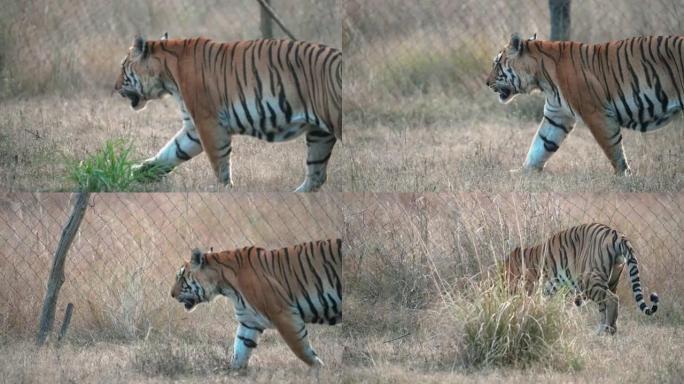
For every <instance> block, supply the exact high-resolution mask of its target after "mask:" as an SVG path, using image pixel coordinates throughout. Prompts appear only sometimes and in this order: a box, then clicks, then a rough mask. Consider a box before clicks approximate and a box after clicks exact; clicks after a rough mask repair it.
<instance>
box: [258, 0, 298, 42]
mask: <svg viewBox="0 0 684 384" xmlns="http://www.w3.org/2000/svg"><path fill="white" fill-rule="evenodd" d="M257 2H258V3H259V4H260V5H261V20H262V25H263V20H264V17H265V15H267V16H268V17H269V18H270V19H272V20H273V21H275V22H276V24H278V26H279V27H280V29H282V30H283V32H285V34H286V35H287V36H288V37H289V38H290V39H292V40H297V38H296V37H294V35H293V34H292V32H290V30H289V29H287V27H285V24H283V21H282V20H280V18H279V17H278V15H276V13H275V11H274V10H273V8H271V5H270V0H257ZM271 33H273V31H272V30H271ZM262 34H263V30H262Z"/></svg>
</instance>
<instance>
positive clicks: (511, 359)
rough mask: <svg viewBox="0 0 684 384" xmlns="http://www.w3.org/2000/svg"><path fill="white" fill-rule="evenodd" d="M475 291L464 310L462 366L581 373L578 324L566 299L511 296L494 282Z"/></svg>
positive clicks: (488, 281) (499, 282)
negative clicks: (535, 368)
mask: <svg viewBox="0 0 684 384" xmlns="http://www.w3.org/2000/svg"><path fill="white" fill-rule="evenodd" d="M475 291H476V292H477V293H476V294H474V295H473V296H472V298H470V300H471V301H468V302H467V303H466V304H465V306H466V310H465V313H466V318H465V321H464V340H463V342H464V348H463V350H462V354H463V355H462V356H463V362H464V365H466V366H469V367H475V368H480V367H485V366H494V367H505V366H507V367H515V368H527V367H530V366H532V365H541V366H544V367H550V368H554V369H558V370H563V371H565V370H579V369H581V368H582V365H583V363H582V353H581V351H580V350H579V349H578V347H577V345H578V343H576V338H577V337H578V336H579V332H578V331H579V329H580V326H579V324H580V321H579V318H578V316H577V315H575V314H574V313H573V311H572V310H570V309H568V308H567V300H566V295H563V294H560V293H559V294H556V295H555V296H553V297H550V298H548V297H544V296H542V294H541V290H537V291H536V292H535V293H533V294H531V295H528V294H526V293H512V292H509V290H508V289H507V288H506V286H505V284H504V283H503V281H502V280H500V279H499V280H493V279H485V280H483V281H482V282H479V283H476V284H475ZM518 292H522V290H518Z"/></svg>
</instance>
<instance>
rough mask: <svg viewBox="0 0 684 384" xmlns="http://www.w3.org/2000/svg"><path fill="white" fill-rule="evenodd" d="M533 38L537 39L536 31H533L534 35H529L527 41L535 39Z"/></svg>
mask: <svg viewBox="0 0 684 384" xmlns="http://www.w3.org/2000/svg"><path fill="white" fill-rule="evenodd" d="M535 40H537V32H535V33H534V35H532V36H530V38H529V39H527V41H535Z"/></svg>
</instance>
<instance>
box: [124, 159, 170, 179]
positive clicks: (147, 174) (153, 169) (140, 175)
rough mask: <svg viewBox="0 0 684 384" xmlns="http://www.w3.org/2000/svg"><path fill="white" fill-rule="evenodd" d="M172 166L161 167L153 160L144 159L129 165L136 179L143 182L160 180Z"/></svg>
mask: <svg viewBox="0 0 684 384" xmlns="http://www.w3.org/2000/svg"><path fill="white" fill-rule="evenodd" d="M172 169H173V168H168V167H163V166H160V165H158V164H156V163H154V162H151V161H150V162H148V161H144V162H142V163H140V164H135V165H134V166H132V167H131V173H132V174H133V177H134V178H135V179H137V180H140V181H144V182H157V181H160V180H161V179H162V178H163V177H164V176H165V175H166V174H167V173H169V172H171V170H172Z"/></svg>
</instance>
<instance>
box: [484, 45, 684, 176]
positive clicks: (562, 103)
mask: <svg viewBox="0 0 684 384" xmlns="http://www.w3.org/2000/svg"><path fill="white" fill-rule="evenodd" d="M683 42H684V37H682V36H652V37H633V38H628V39H625V40H619V41H611V42H606V43H602V44H584V43H580V42H573V41H541V40H536V35H535V36H534V37H532V38H530V39H522V38H521V37H520V36H519V35H518V34H513V35H512V37H511V39H510V41H509V43H508V45H507V46H506V47H504V48H503V50H501V51H500V52H499V53H498V55H497V56H496V57H495V58H494V61H493V64H492V69H491V72H490V73H489V75H488V76H487V79H486V85H487V86H488V87H489V88H491V89H492V90H493V91H494V92H496V93H498V94H499V101H500V102H501V103H504V104H506V103H508V102H509V101H511V100H512V99H513V98H514V97H515V96H516V95H518V94H521V93H531V92H533V91H541V92H543V93H544V96H545V98H546V101H545V103H544V117H543V118H542V121H541V123H540V125H539V128H538V129H537V133H536V134H535V136H534V139H533V140H532V144H531V145H530V148H529V151H528V153H527V158H526V159H525V162H524V163H523V166H522V168H521V170H523V171H526V172H529V171H534V170H536V171H541V170H543V168H544V165H545V163H546V162H547V160H548V159H549V158H550V157H551V156H552V155H553V154H554V153H555V152H556V151H558V149H559V148H560V145H561V143H562V142H563V140H565V138H566V136H567V135H568V134H569V133H570V132H571V131H572V130H573V128H574V126H575V122H576V121H577V120H578V119H580V120H581V121H583V122H584V123H585V124H586V125H587V127H589V130H590V131H591V133H592V135H593V136H594V138H595V139H596V141H597V142H598V144H599V146H600V147H601V149H602V150H603V152H604V154H605V155H606V156H607V157H608V159H609V160H610V163H611V165H612V166H613V169H614V171H615V174H617V175H620V176H628V175H630V174H631V169H630V167H629V165H628V163H627V159H626V158H625V154H624V149H623V146H622V133H621V128H627V129H633V130H637V131H640V132H648V131H653V130H655V129H657V128H660V127H662V126H664V125H666V124H667V123H668V122H669V121H670V119H671V118H672V117H673V116H674V115H675V114H677V113H678V112H679V111H681V110H682V106H683V104H682V98H683V97H684V54H683V52H682V43H683Z"/></svg>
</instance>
